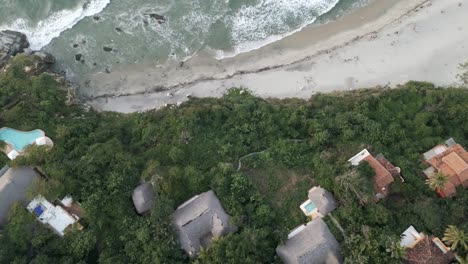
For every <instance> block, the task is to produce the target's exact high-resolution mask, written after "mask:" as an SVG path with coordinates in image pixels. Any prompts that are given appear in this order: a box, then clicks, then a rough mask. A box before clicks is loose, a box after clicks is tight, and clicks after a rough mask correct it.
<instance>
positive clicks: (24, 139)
mask: <svg viewBox="0 0 468 264" xmlns="http://www.w3.org/2000/svg"><path fill="white" fill-rule="evenodd" d="M43 136H44V132H42V130H40V129H36V130H32V131H27V132H24V131H19V130H16V129H13V128H9V127H4V128H2V129H0V140H2V141H5V142H6V143H9V144H10V145H12V146H13V147H14V149H15V150H16V151H23V150H24V149H25V148H26V147H27V146H29V145H31V144H33V143H34V142H35V141H36V139H38V138H40V137H43Z"/></svg>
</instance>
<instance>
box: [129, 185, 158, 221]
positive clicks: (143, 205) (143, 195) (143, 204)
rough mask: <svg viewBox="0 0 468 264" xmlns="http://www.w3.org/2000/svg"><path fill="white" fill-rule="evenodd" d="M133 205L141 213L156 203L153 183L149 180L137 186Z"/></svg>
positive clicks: (133, 196)
mask: <svg viewBox="0 0 468 264" xmlns="http://www.w3.org/2000/svg"><path fill="white" fill-rule="evenodd" d="M132 199H133V205H134V206H135V209H136V210H137V212H138V213H139V214H144V213H146V212H148V211H149V210H151V208H152V207H153V204H154V189H153V184H151V183H149V182H147V183H143V184H141V185H139V186H138V187H136V188H135V190H134V191H133V194H132Z"/></svg>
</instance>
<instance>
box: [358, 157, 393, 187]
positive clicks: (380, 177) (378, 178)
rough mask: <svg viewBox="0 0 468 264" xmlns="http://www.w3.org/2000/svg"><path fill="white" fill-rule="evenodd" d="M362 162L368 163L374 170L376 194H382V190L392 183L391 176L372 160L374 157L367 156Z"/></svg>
mask: <svg viewBox="0 0 468 264" xmlns="http://www.w3.org/2000/svg"><path fill="white" fill-rule="evenodd" d="M364 160H366V161H367V162H369V165H370V166H371V167H372V169H374V172H375V178H374V180H375V187H376V190H377V191H378V192H382V188H387V187H388V186H389V185H390V184H391V183H392V182H393V177H392V174H391V173H390V172H389V171H388V170H387V169H386V168H385V167H384V166H382V164H381V163H380V162H379V161H378V160H376V159H375V158H374V156H372V155H369V156H367V157H366V158H365V159H364Z"/></svg>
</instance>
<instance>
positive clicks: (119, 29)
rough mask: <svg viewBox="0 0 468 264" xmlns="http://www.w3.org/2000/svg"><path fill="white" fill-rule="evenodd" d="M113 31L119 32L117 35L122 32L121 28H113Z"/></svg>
mask: <svg viewBox="0 0 468 264" xmlns="http://www.w3.org/2000/svg"><path fill="white" fill-rule="evenodd" d="M115 31H117V32H119V33H122V32H123V30H122V29H121V28H119V27H116V28H115Z"/></svg>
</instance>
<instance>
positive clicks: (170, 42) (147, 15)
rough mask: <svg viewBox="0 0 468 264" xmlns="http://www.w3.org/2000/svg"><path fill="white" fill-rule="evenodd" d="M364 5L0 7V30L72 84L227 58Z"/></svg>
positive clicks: (233, 1) (54, 3)
mask: <svg viewBox="0 0 468 264" xmlns="http://www.w3.org/2000/svg"><path fill="white" fill-rule="evenodd" d="M369 1H370V0H189V1H182V0H157V1H156V0H73V1H72V0H0V4H1V6H2V7H1V8H0V30H2V29H11V30H17V31H21V32H23V33H25V34H26V35H27V36H28V39H29V41H30V43H31V48H32V49H44V50H45V51H48V52H50V53H52V54H53V55H54V56H55V57H56V58H57V62H58V63H57V69H61V70H64V72H65V73H66V74H67V77H68V78H69V79H71V80H74V77H82V76H83V75H86V74H92V73H96V72H104V71H106V69H109V70H112V68H113V67H115V66H117V65H120V64H134V63H150V64H163V63H165V62H166V61H167V60H177V61H179V60H184V59H186V58H188V57H190V56H192V55H194V54H196V53H197V52H199V51H200V50H203V51H206V52H208V53H209V54H211V55H212V56H213V57H215V58H218V59H220V58H223V57H227V56H233V55H235V54H238V53H241V52H246V51H249V50H252V49H256V48H259V47H261V46H264V45H266V44H268V43H271V42H273V41H276V40H279V39H281V38H282V37H284V36H286V35H288V34H291V33H292V32H295V31H297V30H300V29H301V28H303V27H304V26H307V25H310V24H313V23H315V24H319V23H324V22H326V21H328V20H333V19H336V18H337V17H339V16H341V15H342V14H344V13H346V12H349V11H350V10H353V9H354V8H357V7H359V6H362V5H364V4H366V3H368V2H369ZM152 14H153V16H152ZM155 14H157V15H161V16H164V18H165V20H164V21H161V20H158V19H156V17H157V16H155ZM105 49H106V50H105Z"/></svg>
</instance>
